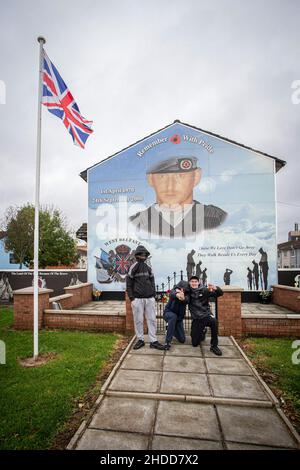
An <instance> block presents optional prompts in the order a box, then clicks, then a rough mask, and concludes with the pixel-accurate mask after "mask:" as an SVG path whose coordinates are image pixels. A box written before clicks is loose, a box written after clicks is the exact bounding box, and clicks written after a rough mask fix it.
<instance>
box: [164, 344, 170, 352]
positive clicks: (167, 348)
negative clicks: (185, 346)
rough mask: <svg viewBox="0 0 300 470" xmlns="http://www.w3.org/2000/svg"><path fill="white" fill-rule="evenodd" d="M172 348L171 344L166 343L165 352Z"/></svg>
mask: <svg viewBox="0 0 300 470" xmlns="http://www.w3.org/2000/svg"><path fill="white" fill-rule="evenodd" d="M170 348H171V343H166V344H165V350H166V351H169V349H170Z"/></svg>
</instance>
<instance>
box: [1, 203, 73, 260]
mask: <svg viewBox="0 0 300 470" xmlns="http://www.w3.org/2000/svg"><path fill="white" fill-rule="evenodd" d="M5 226H6V228H5V231H6V240H5V248H6V249H7V250H9V251H12V252H13V255H14V257H15V259H16V260H17V261H18V263H19V265H20V268H22V265H23V264H25V265H26V266H28V267H31V266H32V265H33V258H34V244H33V241H34V206H33V205H31V204H26V205H24V206H22V207H17V206H14V207H12V206H11V207H9V208H8V210H7V211H6V215H5ZM77 259H78V256H77V252H76V244H75V241H74V240H73V238H72V236H71V234H70V231H69V230H68V228H67V222H66V219H65V217H64V216H63V214H62V212H61V211H60V210H59V209H55V208H53V207H44V208H41V209H40V213H39V267H40V268H45V267H46V266H51V265H52V266H55V265H60V264H63V265H67V266H68V265H70V264H72V263H74V262H76V261H77Z"/></svg>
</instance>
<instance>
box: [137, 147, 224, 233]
mask: <svg viewBox="0 0 300 470" xmlns="http://www.w3.org/2000/svg"><path fill="white" fill-rule="evenodd" d="M201 177H202V169H201V168H199V167H198V159H197V158H196V157H193V156H186V157H171V158H168V159H166V160H163V161H161V162H159V163H155V164H154V165H153V166H152V167H150V168H149V169H148V171H147V181H148V184H149V185H150V186H151V187H152V188H153V189H154V191H155V195H156V201H155V202H154V203H153V204H152V205H151V206H149V207H148V208H147V209H146V210H143V211H140V212H137V213H136V214H134V215H133V216H131V217H130V219H129V220H130V222H131V223H132V224H133V225H134V226H135V227H136V230H137V231H138V232H139V231H143V232H147V233H148V234H150V235H152V236H157V237H166V238H184V237H190V236H193V235H196V234H198V233H200V232H202V231H203V230H210V229H215V228H217V227H219V226H220V225H221V224H222V223H223V222H224V221H225V219H226V216H227V213H226V212H225V211H224V210H223V209H221V208H220V207H217V206H214V205H211V204H209V205H205V204H202V203H201V202H199V201H197V200H195V199H194V188H195V187H196V186H198V185H199V183H200V181H201Z"/></svg>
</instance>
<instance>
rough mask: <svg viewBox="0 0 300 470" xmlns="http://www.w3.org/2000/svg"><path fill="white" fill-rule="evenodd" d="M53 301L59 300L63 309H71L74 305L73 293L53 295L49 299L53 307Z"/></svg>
mask: <svg viewBox="0 0 300 470" xmlns="http://www.w3.org/2000/svg"><path fill="white" fill-rule="evenodd" d="M52 302H59V303H60V305H61V307H62V309H63V310H71V309H72V307H73V295H72V294H64V295H58V296H57V297H51V298H50V299H49V305H50V308H52Z"/></svg>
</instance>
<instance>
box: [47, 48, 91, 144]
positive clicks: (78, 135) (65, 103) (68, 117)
mask: <svg viewBox="0 0 300 470" xmlns="http://www.w3.org/2000/svg"><path fill="white" fill-rule="evenodd" d="M43 54H44V58H43V98H42V103H43V105H44V106H46V107H47V108H48V111H49V112H50V113H52V114H54V115H55V116H57V117H59V118H60V119H61V120H62V121H63V123H64V125H65V126H66V128H67V129H68V131H69V133H70V134H71V136H72V139H73V142H74V144H75V145H79V146H80V147H81V148H84V144H85V142H86V140H87V139H88V137H89V136H90V134H91V133H92V132H93V130H92V129H91V127H92V124H93V121H87V120H86V119H85V118H84V117H83V116H82V115H81V114H80V111H79V108H78V106H77V103H76V102H75V100H74V98H73V95H72V93H71V92H70V90H69V89H68V87H67V85H66V84H65V82H64V81H63V79H62V78H61V76H60V74H59V72H58V70H57V68H56V67H55V65H54V64H53V63H52V62H51V60H50V59H49V57H48V56H47V54H46V52H45V50H44V51H43Z"/></svg>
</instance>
